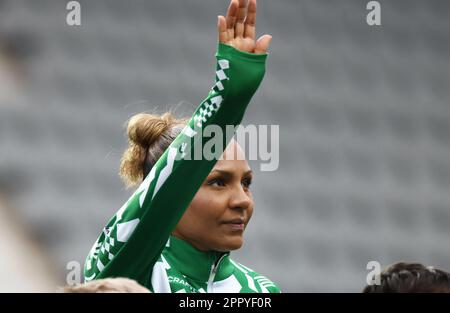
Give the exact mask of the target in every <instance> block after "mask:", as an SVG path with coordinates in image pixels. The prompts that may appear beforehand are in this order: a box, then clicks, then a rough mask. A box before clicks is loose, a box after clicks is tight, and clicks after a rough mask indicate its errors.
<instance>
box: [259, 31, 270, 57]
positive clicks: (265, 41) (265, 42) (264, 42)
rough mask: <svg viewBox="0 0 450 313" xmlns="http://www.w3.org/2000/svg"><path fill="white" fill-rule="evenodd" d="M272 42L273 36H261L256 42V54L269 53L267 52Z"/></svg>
mask: <svg viewBox="0 0 450 313" xmlns="http://www.w3.org/2000/svg"><path fill="white" fill-rule="evenodd" d="M271 41H272V36H270V35H264V36H261V37H260V38H259V39H258V40H257V41H256V46H255V54H264V53H267V50H269V45H270V42H271Z"/></svg>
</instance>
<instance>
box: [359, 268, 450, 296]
mask: <svg viewBox="0 0 450 313" xmlns="http://www.w3.org/2000/svg"><path fill="white" fill-rule="evenodd" d="M447 292H450V273H448V272H446V271H443V270H440V269H437V268H433V267H430V266H429V267H425V266H424V265H422V264H420V263H396V264H393V265H391V266H389V267H387V268H386V269H385V270H383V272H382V273H381V276H380V284H379V285H367V286H366V287H365V288H364V290H363V293H447Z"/></svg>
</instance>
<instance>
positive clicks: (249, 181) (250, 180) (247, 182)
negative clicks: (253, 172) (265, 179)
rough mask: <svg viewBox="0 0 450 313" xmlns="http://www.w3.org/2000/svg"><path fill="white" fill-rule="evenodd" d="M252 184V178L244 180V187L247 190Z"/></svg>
mask: <svg viewBox="0 0 450 313" xmlns="http://www.w3.org/2000/svg"><path fill="white" fill-rule="evenodd" d="M251 184H252V179H251V178H245V179H243V180H242V186H244V188H246V189H248V188H250V185H251Z"/></svg>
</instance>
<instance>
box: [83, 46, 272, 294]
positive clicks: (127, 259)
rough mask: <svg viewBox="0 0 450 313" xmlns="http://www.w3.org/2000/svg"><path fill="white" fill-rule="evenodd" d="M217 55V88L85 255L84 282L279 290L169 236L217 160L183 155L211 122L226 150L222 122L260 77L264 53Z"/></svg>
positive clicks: (165, 288)
mask: <svg viewBox="0 0 450 313" xmlns="http://www.w3.org/2000/svg"><path fill="white" fill-rule="evenodd" d="M216 58H217V67H216V80H215V85H214V86H213V87H212V88H211V90H210V92H209V93H208V96H207V97H206V99H205V100H203V101H202V103H201V104H200V105H199V107H198V108H197V109H196V111H195V112H194V114H193V116H192V118H191V119H190V120H189V122H188V123H187V125H186V127H185V128H184V129H183V131H182V132H181V133H180V135H179V136H178V137H177V138H175V140H174V141H173V142H172V144H171V145H170V146H169V147H168V148H167V150H166V151H165V152H164V154H163V155H162V156H161V157H160V159H159V160H158V161H157V162H156V164H155V165H154V166H153V168H152V169H151V171H150V173H149V174H148V175H147V177H146V178H145V179H144V180H143V182H142V183H141V185H140V186H139V187H138V188H137V190H136V191H135V192H134V193H133V195H132V196H131V197H130V198H129V199H128V201H127V202H126V203H125V204H124V205H123V206H122V207H121V208H120V209H119V210H118V212H117V213H116V214H115V215H114V216H113V217H112V218H111V220H110V221H109V222H108V224H107V225H106V227H105V228H104V229H103V232H102V234H101V235H100V237H99V238H98V239H97V241H96V242H95V244H94V246H93V247H92V249H91V251H90V252H89V255H88V256H87V258H86V262H85V267H84V276H85V281H86V282H87V281H90V280H93V279H101V278H106V277H128V278H131V279H134V280H136V281H137V282H139V283H140V284H141V285H143V286H146V287H147V288H149V289H150V290H152V291H153V292H280V290H279V288H278V287H277V285H276V284H274V283H273V282H271V281H270V280H269V279H267V278H266V277H264V276H261V275H259V274H257V273H255V272H254V271H252V270H250V269H249V268H247V267H245V266H243V265H241V264H238V263H237V262H234V261H233V260H231V258H230V256H229V254H230V253H229V252H228V253H219V252H201V251H199V250H197V249H196V248H195V247H193V246H191V245H190V244H188V243H187V242H185V241H183V240H181V239H178V238H176V237H173V236H171V232H172V231H173V229H174V228H175V226H176V225H177V223H178V221H179V220H180V219H181V217H182V216H183V214H184V212H185V210H186V208H187V207H188V206H189V204H190V202H191V201H192V199H193V197H194V195H195V194H196V193H197V190H198V189H199V188H200V186H201V184H202V183H203V181H204V180H205V179H206V177H207V176H208V174H209V172H210V171H211V169H212V168H213V167H214V165H215V163H216V161H217V160H216V159H213V160H209V159H208V158H201V159H196V158H194V157H193V155H192V156H191V157H189V158H187V157H185V156H187V155H190V153H191V151H192V149H193V148H194V147H195V149H197V146H198V145H201V146H202V145H204V144H205V142H207V141H205V140H203V139H202V138H201V136H202V132H201V131H202V129H203V128H205V127H206V126H208V125H218V126H219V127H220V128H221V129H222V131H223V134H224V135H223V137H224V138H223V143H224V144H223V147H226V146H227V144H228V142H229V141H230V140H231V137H230V138H228V137H227V138H226V136H225V134H226V127H227V125H233V126H237V125H239V124H240V123H241V121H242V118H243V115H244V112H245V110H246V108H247V105H248V103H249V102H250V100H251V98H252V96H253V95H254V93H255V92H256V90H257V88H258V86H259V84H260V83H261V81H262V79H263V76H264V73H265V61H266V58H267V54H251V53H246V52H242V51H239V50H237V49H235V48H233V47H231V46H228V45H224V44H221V43H219V45H218V51H217V54H216ZM202 147H203V146H202ZM202 151H203V150H202Z"/></svg>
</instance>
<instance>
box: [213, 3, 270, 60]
mask: <svg viewBox="0 0 450 313" xmlns="http://www.w3.org/2000/svg"><path fill="white" fill-rule="evenodd" d="M217 27H218V31H219V42H221V43H223V44H226V45H229V46H232V47H234V48H236V49H238V50H240V51H244V52H249V53H255V54H264V53H267V50H268V49H269V44H270V41H271V40H272V36H270V35H267V34H266V35H263V36H261V37H260V38H259V39H258V40H256V39H255V38H256V37H255V34H256V0H249V1H248V3H247V0H231V2H230V5H229V7H228V11H227V16H226V17H223V16H222V15H219V16H218V26H217Z"/></svg>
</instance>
